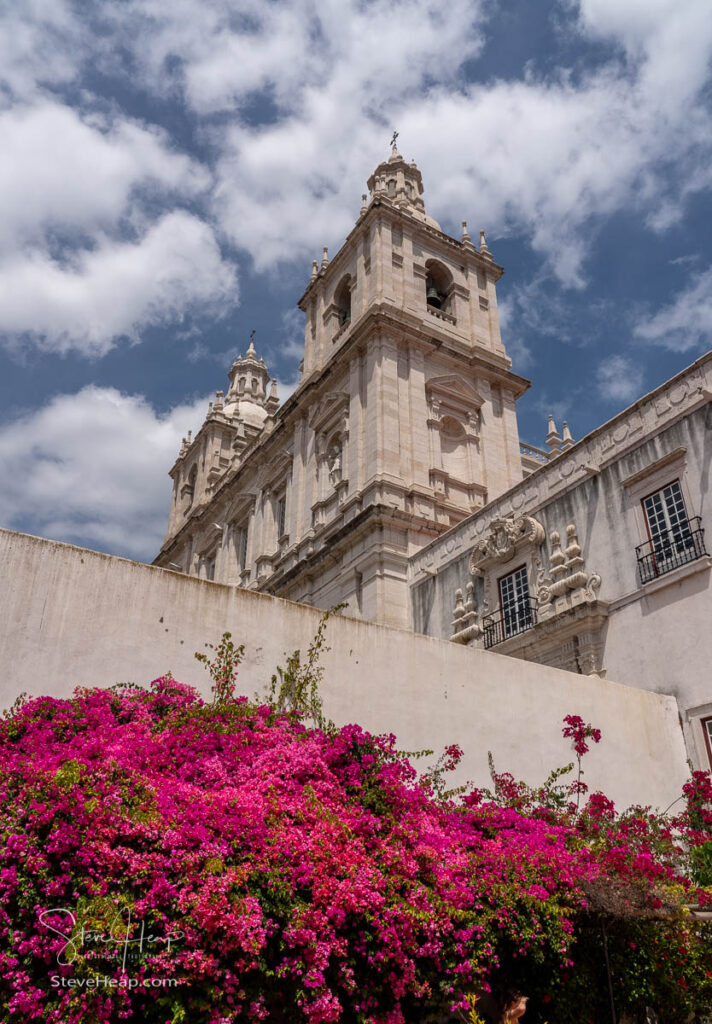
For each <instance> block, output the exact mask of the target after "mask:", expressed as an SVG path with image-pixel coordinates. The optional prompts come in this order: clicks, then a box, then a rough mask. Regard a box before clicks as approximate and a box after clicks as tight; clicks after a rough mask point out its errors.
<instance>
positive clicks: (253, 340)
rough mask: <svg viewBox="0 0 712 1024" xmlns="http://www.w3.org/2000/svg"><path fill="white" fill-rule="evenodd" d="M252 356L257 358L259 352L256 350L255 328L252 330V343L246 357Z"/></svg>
mask: <svg viewBox="0 0 712 1024" xmlns="http://www.w3.org/2000/svg"><path fill="white" fill-rule="evenodd" d="M250 356H252V357H253V358H255V359H256V358H257V353H256V352H255V332H254V330H252V331H250V344H249V346H248V349H247V352H245V359H249V358H250Z"/></svg>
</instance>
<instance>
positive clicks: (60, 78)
mask: <svg viewBox="0 0 712 1024" xmlns="http://www.w3.org/2000/svg"><path fill="white" fill-rule="evenodd" d="M85 39H86V35H85V29H84V27H83V25H82V22H81V20H80V19H78V18H76V17H75V14H74V11H73V10H72V6H71V4H70V3H68V2H67V0H23V2H22V3H21V4H12V3H9V4H5V5H3V7H2V9H1V10H0V99H1V98H2V96H3V93H5V94H6V95H11V96H12V95H20V96H24V97H25V98H26V97H27V96H29V95H31V94H32V93H34V92H35V91H36V90H37V89H38V88H40V87H41V86H42V85H57V84H60V83H65V82H69V81H71V80H72V79H73V78H74V76H75V74H76V72H77V65H78V62H79V60H80V53H81V50H82V47H83V45H84V42H85Z"/></svg>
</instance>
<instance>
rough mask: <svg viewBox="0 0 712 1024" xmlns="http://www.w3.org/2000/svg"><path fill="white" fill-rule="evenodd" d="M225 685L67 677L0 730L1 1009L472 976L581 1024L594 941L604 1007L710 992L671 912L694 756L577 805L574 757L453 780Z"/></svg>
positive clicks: (159, 1001) (687, 925)
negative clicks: (482, 781) (459, 791)
mask: <svg viewBox="0 0 712 1024" xmlns="http://www.w3.org/2000/svg"><path fill="white" fill-rule="evenodd" d="M237 653H238V655H239V651H238V652H237ZM234 667H235V666H234V664H232V665H231V666H230V671H229V673H228V675H230V673H233V674H234ZM291 667H292V669H293V668H294V665H293V664H292V666H291ZM284 678H285V676H284V674H282V682H283V683H284ZM229 684H230V678H226V676H225V674H223V677H222V678H219V677H218V678H217V681H216V699H215V700H214V702H213V703H212V704H207V703H205V702H203V701H202V700H201V699H200V697H199V696H198V695H197V693H196V692H195V691H194V690H192V689H191V688H190V687H187V686H185V685H181V684H180V683H178V682H176V681H174V680H173V679H171V678H170V677H166V678H162V679H158V680H155V681H154V682H153V683H152V684H151V685H150V687H149V688H148V689H147V690H142V689H138V688H134V687H130V686H117V687H115V688H113V689H110V690H100V689H92V690H88V689H81V690H77V691H76V693H75V695H74V697H73V698H72V699H68V700H59V699H55V698H49V697H45V698H40V699H35V700H32V701H29V702H27V703H25V704H24V705H22V706H20V707H17V708H16V709H15V710H14V711H13V712H12V713H11V714H10V715H9V716H8V717H7V718H6V720H5V722H4V724H3V725H2V726H1V727H0V771H1V775H0V784H1V786H2V805H3V818H2V839H3V842H2V861H1V863H0V894H1V909H0V978H1V981H0V985H1V986H2V988H1V991H0V1020H2V1021H3V1022H4V1024H16V1022H17V1024H19V1022H21V1021H22V1022H26V1021H42V1022H47V1024H109V1022H111V1024H114V1022H119V1021H123V1020H136V1021H142V1022H148V1024H159V1022H160V1024H164V1022H166V1024H168V1022H171V1024H180V1022H186V1024H203V1022H204V1024H228V1022H233V1021H235V1022H238V1021H263V1020H267V1021H273V1022H287V1021H288V1022H293V1024H297V1022H299V1021H303V1022H304V1024H321V1022H328V1021H344V1022H352V1021H353V1022H357V1021H358V1022H368V1021H371V1022H383V1024H397V1022H401V1021H425V1020H427V1019H430V1017H431V1016H432V1018H433V1019H447V1015H448V1014H449V1013H451V1012H455V1010H456V1008H457V1007H465V1006H466V1005H468V1002H467V1001H468V997H469V998H470V1002H471V998H472V995H473V994H480V995H482V998H483V1000H486V998H487V997H485V996H484V993H487V992H490V996H489V998H490V1000H491V1001H492V1005H498V1006H500V1007H505V1006H506V1004H507V1000H508V999H510V998H511V997H512V995H513V994H514V995H516V993H518V992H523V993H526V994H527V995H528V996H529V997H530V1002H529V1007H528V1010H527V1015H526V1020H527V1021H529V1020H531V1021H536V1020H538V1021H541V1022H543V1021H545V1020H546V1021H548V1022H549V1024H556V1022H560V1024H577V1022H588V1021H595V1022H598V1021H605V1020H607V1019H610V1018H609V1017H608V1016H607V1014H608V1012H609V1002H610V991H609V988H608V973H607V970H606V962H605V956H604V953H605V955H607V956H608V964H609V967H610V971H611V978H612V986H613V995H614V998H615V1001H616V1009H617V1012H618V1013H621V1012H623V1011H627V1012H628V1013H629V1014H631V1015H633V1017H636V1015H637V1019H641V1020H642V1019H643V1017H644V1014H645V1008H646V1006H651V1007H654V1008H656V1009H657V1011H658V1013H660V1014H661V1018H662V1019H663V1020H665V1021H669V1022H672V1021H678V1020H680V1021H682V1020H686V1019H687V1018H688V1016H689V1015H690V1014H702V1013H703V1011H704V1010H705V1009H706V1008H707V1007H709V1006H710V1005H712V980H711V977H710V976H711V972H712V951H711V950H710V941H709V933H707V934H705V929H707V928H708V926H707V925H705V924H704V923H701V922H699V921H698V920H697V919H696V918H695V917H693V916H691V915H690V914H689V913H687V912H685V910H684V909H681V908H682V907H683V905H684V904H698V905H699V904H705V903H706V901H707V900H708V895H709V894H708V891H707V890H706V889H705V885H706V884H707V883H708V882H709V881H711V879H709V878H707V876H706V875H705V871H706V870H708V869H707V868H706V867H705V865H706V861H705V856H706V853H705V850H706V845H705V844H706V843H708V842H709V840H710V825H711V823H712V813H710V812H711V811H712V807H711V804H710V801H711V798H712V787H711V786H710V781H709V776H708V775H703V774H702V773H698V774H697V775H696V777H695V778H694V779H693V781H692V782H691V783H690V785H689V786H688V791H687V793H686V804H685V808H686V809H685V810H683V811H682V813H680V814H678V815H677V817H676V818H662V817H656V816H655V815H653V814H651V813H650V812H648V811H643V810H635V811H630V812H626V813H625V814H623V815H620V816H619V815H616V813H615V810H614V808H613V806H612V804H611V803H610V801H608V800H607V799H606V798H605V797H604V796H603V795H601V794H593V795H592V796H591V797H590V798H589V799H587V800H586V801H585V802H582V806H581V809H580V810H577V807H576V800H575V799H574V794H575V795H576V797H580V795H581V792H583V783H582V782H581V778H580V773H579V777H578V779H577V781H576V783H574V784H573V786H571V785H569V786H566V785H565V784H564V782H563V781H562V773H557V772H554V773H553V774H552V776H551V777H550V779H549V780H548V782H547V783H546V784H545V785H544V786H543V787H541V788H540V789H539V790H532V789H529V788H527V787H526V786H524V785H523V784H521V783H517V782H516V781H515V780H514V779H512V778H511V777H510V776H508V775H506V774H498V773H497V772H496V771H495V772H494V775H493V778H494V786H493V790H492V792H487V791H478V790H473V791H470V792H468V793H466V794H464V796H463V795H460V796H458V797H457V798H453V797H448V795H447V793H445V792H444V787H443V786H442V773H441V772H440V771H431V772H430V773H429V774H426V775H425V776H423V777H421V778H418V776H417V774H416V771H415V769H414V768H413V767H412V766H411V764H410V762H409V760H408V759H407V758H406V757H405V756H402V755H400V754H399V753H398V752H397V750H396V748H395V741H394V738H393V737H392V736H389V737H376V736H372V735H369V734H368V733H366V732H364V731H363V730H362V729H360V728H359V727H358V726H355V725H349V726H346V727H345V728H340V729H336V728H334V727H332V726H330V724H329V723H325V722H324V721H323V719H321V717H320V716H317V720H318V721H319V723H320V724H319V725H317V726H310V725H309V724H308V722H307V720H306V718H305V715H304V714H301V713H299V712H298V711H295V710H293V708H292V709H291V710H290V708H289V706H288V705H289V702H288V701H285V699H284V695H285V692H286V690H285V686H284V685H283V686H282V688H281V691H280V692H281V697H280V699H277V695H276V694H275V691H274V688H273V692H272V699H271V700H270V702H269V703H266V704H260V703H259V702H255V701H252V702H251V701H248V700H247V699H246V698H244V697H234V696H233V695H232V690H231V686H230V685H229ZM579 722H581V720H580V719H578V720H576V721H575V722H574V726H572V725H571V723H568V726H569V728H574V727H575V726H577V724H578V723H579ZM554 727H555V726H554ZM581 728H584V723H581V725H580V726H579V732H580V731H581ZM585 728H589V729H590V727H585ZM569 735H571V736H572V737H573V739H574V743H575V742H576V737H575V735H574V733H569ZM582 736H583V739H584V741H585V739H586V737H587V736H588V737H590V736H591V733H590V732H589V733H586V732H585V731H584V732H583V733H582ZM578 753H579V751H578V750H577V754H578ZM459 756H460V753H459V751H458V750H457V748H455V747H452V748H449V749H448V751H447V752H446V755H445V758H444V761H443V762H441V766H440V767H441V768H449V767H453V766H454V764H455V763H456V761H457V760H458V758H459ZM579 768H580V763H579ZM681 806H682V805H681ZM695 850H698V851H700V850H701V851H702V853H699V852H698V854H697V855H695ZM695 872H697V874H695ZM604 933H605V950H604ZM481 1005H484V1003H483V1004H481Z"/></svg>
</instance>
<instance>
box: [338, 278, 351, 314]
mask: <svg viewBox="0 0 712 1024" xmlns="http://www.w3.org/2000/svg"><path fill="white" fill-rule="evenodd" d="M334 305H335V306H336V309H337V312H338V316H339V326H340V327H343V325H344V324H347V323H349V321H350V320H351V277H350V275H349V274H347V275H346V277H343V278H342V279H341V281H340V282H339V286H338V288H337V289H336V291H335V292H334Z"/></svg>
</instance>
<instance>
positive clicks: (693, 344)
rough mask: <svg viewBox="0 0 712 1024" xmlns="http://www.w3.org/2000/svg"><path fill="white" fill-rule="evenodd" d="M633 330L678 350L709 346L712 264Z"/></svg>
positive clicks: (641, 335)
mask: <svg viewBox="0 0 712 1024" xmlns="http://www.w3.org/2000/svg"><path fill="white" fill-rule="evenodd" d="M633 333H634V335H635V336H636V337H637V338H642V339H643V340H644V341H652V342H654V343H655V344H658V345H661V346H663V347H664V348H668V349H672V350H673V351H675V352H687V351H689V350H690V349H693V348H698V347H699V348H700V349H701V348H703V347H708V346H709V345H710V342H711V341H712V267H710V268H708V269H707V270H705V271H703V272H702V273H700V274H696V275H695V276H694V277H693V278H692V280H691V282H690V284H689V286H688V287H687V288H684V289H683V290H682V291H681V292H679V293H678V295H677V298H676V299H675V301H674V302H672V303H671V304H670V305H669V306H665V307H664V308H663V309H660V310H658V312H657V313H653V314H651V315H649V316H646V317H644V318H642V319H640V320H639V321H638V323H637V324H636V325H635V327H634V329H633Z"/></svg>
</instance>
